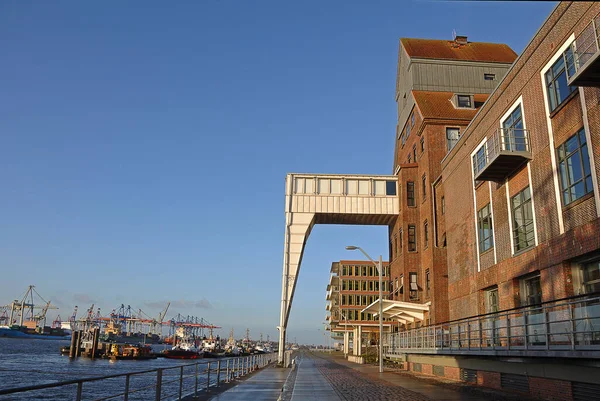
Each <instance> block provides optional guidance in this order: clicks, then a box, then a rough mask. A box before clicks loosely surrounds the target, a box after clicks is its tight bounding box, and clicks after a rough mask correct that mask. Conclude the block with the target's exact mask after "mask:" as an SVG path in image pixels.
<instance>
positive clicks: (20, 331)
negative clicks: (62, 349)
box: [0, 285, 71, 340]
mask: <svg viewBox="0 0 600 401" xmlns="http://www.w3.org/2000/svg"><path fill="white" fill-rule="evenodd" d="M34 294H35V295H37V297H38V298H40V299H41V300H42V301H43V302H44V305H43V306H36V305H35V303H34V299H33V296H34ZM9 306H10V315H9V316H5V319H4V321H3V322H4V324H3V325H0V337H5V338H22V339H43V340H68V339H70V338H71V333H70V332H69V331H68V330H65V329H62V328H60V327H50V326H46V313H47V312H48V310H49V309H58V308H57V307H56V306H54V305H52V304H51V303H50V301H45V300H44V299H43V298H42V297H41V296H40V295H39V294H38V293H37V291H36V290H35V287H34V286H33V285H30V286H29V287H28V289H27V291H26V292H25V295H24V296H23V297H22V299H21V300H20V301H19V300H18V299H16V300H14V301H13V302H12V303H11V304H10V305H9ZM36 309H37V310H40V311H39V312H37V313H36V311H35V310H36Z"/></svg>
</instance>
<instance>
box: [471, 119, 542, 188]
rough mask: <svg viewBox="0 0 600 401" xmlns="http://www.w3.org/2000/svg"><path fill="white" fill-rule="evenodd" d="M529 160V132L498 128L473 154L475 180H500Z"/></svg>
mask: <svg viewBox="0 0 600 401" xmlns="http://www.w3.org/2000/svg"><path fill="white" fill-rule="evenodd" d="M529 160H531V146H530V142H529V132H527V130H524V129H517V128H498V129H497V130H496V132H494V133H493V134H492V136H491V137H489V138H488V140H487V141H486V142H485V144H484V145H483V146H482V147H481V148H479V150H478V151H477V152H476V153H475V155H474V156H473V173H474V174H473V176H474V177H475V180H476V181H495V182H502V181H504V180H505V179H506V178H507V177H510V176H511V175H513V174H514V173H516V172H517V171H519V170H520V169H521V168H522V167H523V166H524V165H525V164H526V163H527V162H528V161H529Z"/></svg>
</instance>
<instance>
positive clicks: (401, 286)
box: [398, 274, 404, 294]
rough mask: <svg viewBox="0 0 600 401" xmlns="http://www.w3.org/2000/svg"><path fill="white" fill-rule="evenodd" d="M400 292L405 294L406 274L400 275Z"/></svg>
mask: <svg viewBox="0 0 600 401" xmlns="http://www.w3.org/2000/svg"><path fill="white" fill-rule="evenodd" d="M398 293H400V294H404V274H401V275H400V287H399V289H398Z"/></svg>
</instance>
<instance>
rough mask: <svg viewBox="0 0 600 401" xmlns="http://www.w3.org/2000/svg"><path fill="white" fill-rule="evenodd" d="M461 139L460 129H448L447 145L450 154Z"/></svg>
mask: <svg viewBox="0 0 600 401" xmlns="http://www.w3.org/2000/svg"><path fill="white" fill-rule="evenodd" d="M459 139H460V129H459V128H446V144H447V145H448V152H450V151H451V150H452V148H454V146H456V144H457V143H458V140H459Z"/></svg>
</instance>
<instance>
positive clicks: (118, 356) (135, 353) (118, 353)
mask: <svg viewBox="0 0 600 401" xmlns="http://www.w3.org/2000/svg"><path fill="white" fill-rule="evenodd" d="M107 356H108V357H109V358H110V359H112V360H122V359H126V360H132V359H133V360H143V359H156V355H155V354H154V353H152V348H150V346H148V345H130V344H113V345H112V346H111V348H110V354H108V355H107Z"/></svg>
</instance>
